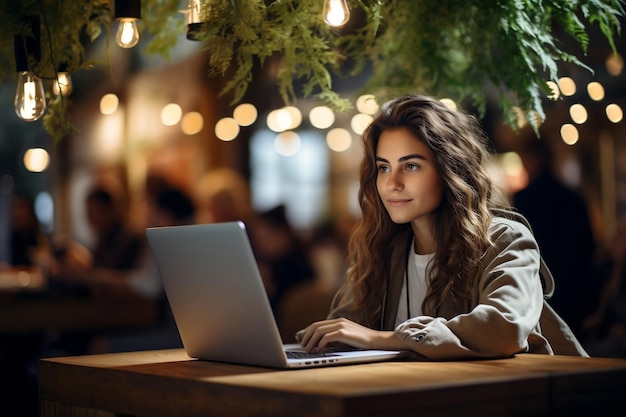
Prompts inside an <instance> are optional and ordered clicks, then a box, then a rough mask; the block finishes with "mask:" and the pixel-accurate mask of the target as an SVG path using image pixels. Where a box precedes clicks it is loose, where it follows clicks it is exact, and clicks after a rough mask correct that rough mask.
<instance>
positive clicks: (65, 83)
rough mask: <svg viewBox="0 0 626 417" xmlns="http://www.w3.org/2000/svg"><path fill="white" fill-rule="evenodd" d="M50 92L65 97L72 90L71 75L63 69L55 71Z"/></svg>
mask: <svg viewBox="0 0 626 417" xmlns="http://www.w3.org/2000/svg"><path fill="white" fill-rule="evenodd" d="M52 92H53V93H54V95H56V96H59V95H61V96H64V97H67V96H69V95H70V94H71V92H72V77H70V74H68V73H67V72H64V71H59V72H57V78H56V80H54V81H53V82H52Z"/></svg>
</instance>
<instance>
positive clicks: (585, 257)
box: [513, 140, 597, 336]
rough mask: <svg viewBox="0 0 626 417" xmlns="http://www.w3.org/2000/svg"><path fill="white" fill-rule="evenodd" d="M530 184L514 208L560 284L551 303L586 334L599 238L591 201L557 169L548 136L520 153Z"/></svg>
mask: <svg viewBox="0 0 626 417" xmlns="http://www.w3.org/2000/svg"><path fill="white" fill-rule="evenodd" d="M519 154H520V157H521V159H522V163H523V164H524V168H525V169H526V171H527V172H528V176H529V183H528V186H527V187H526V188H524V189H522V190H520V191H518V192H517V193H516V194H514V195H513V206H514V207H515V208H517V210H519V212H520V213H521V214H522V215H524V217H526V218H527V219H528V222H529V223H530V226H531V228H532V230H533V233H534V234H535V238H536V239H537V243H539V249H540V250H541V256H542V257H543V259H544V260H545V262H546V264H547V265H548V267H549V268H550V270H551V271H552V275H553V276H554V281H555V285H556V291H555V293H554V296H553V297H552V298H551V299H550V301H549V303H550V305H551V306H552V307H553V308H554V310H556V312H557V313H559V315H560V316H561V317H562V318H563V319H564V320H565V321H566V322H567V323H568V324H569V325H570V327H571V328H572V330H573V331H574V333H575V334H576V335H578V336H581V332H582V321H583V319H584V317H585V316H586V315H587V314H589V313H590V312H591V308H592V303H593V301H594V299H595V298H594V297H590V296H589V294H590V290H591V289H592V288H594V287H597V285H596V284H595V283H594V282H593V280H592V276H593V273H592V268H593V262H594V257H595V239H594V236H593V229H592V226H591V220H590V216H589V212H588V209H587V203H586V202H585V199H584V198H583V196H582V195H581V194H580V193H578V192H577V191H576V190H574V189H572V188H570V187H568V186H566V185H565V184H563V183H562V182H561V181H560V180H558V179H557V178H556V176H555V175H554V174H553V172H552V169H553V167H552V162H553V154H552V150H551V148H550V147H549V145H548V144H547V143H546V142H545V140H533V141H532V142H531V143H530V144H529V145H528V146H526V147H524V148H523V149H522V150H521V151H520V152H519Z"/></svg>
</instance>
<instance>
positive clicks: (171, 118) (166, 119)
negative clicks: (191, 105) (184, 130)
mask: <svg viewBox="0 0 626 417" xmlns="http://www.w3.org/2000/svg"><path fill="white" fill-rule="evenodd" d="M182 117H183V109H181V108H180V106H179V105H178V104H176V103H169V104H166V105H165V106H163V109H162V110H161V123H163V124H164V125H165V126H174V125H175V124H177V123H178V122H180V119H181V118H182Z"/></svg>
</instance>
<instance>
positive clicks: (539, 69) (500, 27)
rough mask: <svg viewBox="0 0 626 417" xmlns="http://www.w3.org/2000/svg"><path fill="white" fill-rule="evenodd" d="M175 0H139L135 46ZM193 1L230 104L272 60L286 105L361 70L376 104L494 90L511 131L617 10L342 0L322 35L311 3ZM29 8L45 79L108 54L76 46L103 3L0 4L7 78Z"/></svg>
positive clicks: (174, 20)
mask: <svg viewBox="0 0 626 417" xmlns="http://www.w3.org/2000/svg"><path fill="white" fill-rule="evenodd" d="M181 3H184V1H182V0H142V20H141V23H140V30H141V31H142V32H143V34H142V39H144V41H142V42H141V43H140V46H139V47H142V48H144V50H145V51H146V52H147V53H150V54H159V55H162V56H164V57H166V58H169V57H170V51H171V50H172V48H173V47H174V45H175V43H176V39H177V37H178V36H179V35H180V34H181V33H183V32H184V30H185V27H184V17H183V16H182V15H181V14H180V13H179V11H180V10H181V9H183V8H184V4H181ZM203 3H204V4H205V6H206V13H207V14H206V21H205V23H204V24H203V25H202V27H201V28H200V30H199V34H198V37H199V39H200V41H201V42H202V43H203V46H204V47H205V48H206V49H207V50H208V51H209V52H210V55H209V56H210V58H209V62H208V63H207V64H208V74H207V75H208V76H211V77H212V76H217V75H219V76H224V77H226V79H227V83H226V84H225V85H224V88H223V90H222V94H227V93H230V94H232V102H233V103H236V102H238V101H240V100H241V99H242V98H243V97H244V95H245V93H246V91H247V89H248V87H249V85H250V83H251V82H252V78H253V75H254V74H255V68H257V67H259V66H263V65H266V64H267V63H268V62H269V60H270V59H271V60H272V63H276V62H277V63H278V65H277V71H276V78H277V85H278V90H279V93H280V95H281V96H282V98H283V100H284V102H285V103H286V104H288V103H293V102H295V101H296V100H297V99H298V98H299V97H317V98H319V99H320V100H323V101H324V102H326V103H327V104H329V105H331V106H332V107H334V108H335V109H337V110H340V111H341V110H346V109H348V108H349V107H350V103H349V102H348V100H347V99H345V98H343V97H341V95H340V94H339V93H338V92H337V91H336V90H335V89H334V86H333V77H336V76H343V77H345V76H355V75H358V74H360V73H362V72H363V71H369V72H371V76H370V77H369V79H368V81H367V83H366V85H365V86H364V88H363V91H364V92H372V93H375V94H377V95H378V96H379V97H380V98H382V99H385V98H388V97H391V96H395V95H398V94H404V93H407V92H421V93H425V94H431V95H434V96H439V97H442V96H447V97H450V98H453V99H455V100H456V101H458V102H464V101H465V100H469V101H470V102H471V103H472V104H473V105H475V106H476V107H477V108H478V109H479V110H480V111H484V109H485V106H486V103H487V94H488V91H489V90H495V91H497V92H498V94H499V99H500V104H501V107H502V109H503V110H504V114H505V118H506V120H507V122H508V124H510V125H511V126H515V117H516V115H515V113H514V111H513V108H514V106H519V107H520V108H521V109H522V110H523V111H524V112H525V113H526V114H527V116H530V115H533V114H536V115H539V116H540V118H542V119H543V117H544V112H543V108H542V100H543V97H545V95H546V94H547V92H548V88H547V85H546V81H547V80H556V79H557V78H558V64H559V63H560V62H571V63H574V64H575V65H578V66H581V67H585V65H584V64H583V62H582V60H581V58H580V56H582V55H584V54H586V51H587V48H588V47H589V30H590V29H591V28H592V26H593V25H597V27H598V28H599V29H600V30H601V31H602V33H603V34H604V35H605V37H606V40H607V42H608V43H609V44H610V46H611V47H612V48H613V49H615V45H614V38H613V37H614V36H615V34H619V32H620V23H619V22H620V20H619V19H620V18H621V17H622V16H623V15H624V9H623V4H624V0H550V1H548V0H544V1H540V0H474V1H471V2H468V1H461V0H445V1H444V0H440V1H427V0H350V1H349V4H350V7H351V9H352V15H353V18H354V19H353V21H352V22H351V23H350V24H349V26H348V27H347V28H345V29H342V30H332V29H330V28H329V27H328V26H326V25H325V24H324V23H323V20H322V18H321V13H322V3H323V1H322V0H308V1H301V0H273V1H270V0H204V1H203ZM28 15H39V16H40V17H41V20H42V35H41V36H42V60H41V61H40V63H39V65H38V66H37V68H35V71H36V72H37V73H38V74H40V75H41V76H42V77H43V78H44V79H46V80H48V82H49V83H50V82H52V79H54V77H55V71H56V70H57V68H58V66H59V64H60V63H65V64H66V65H67V66H68V68H69V71H70V72H75V71H80V70H85V69H88V68H90V67H92V66H94V65H99V64H102V61H106V60H107V57H103V59H102V60H99V61H97V62H96V61H87V60H86V58H85V49H86V47H88V43H89V42H93V41H94V40H95V39H97V38H99V37H100V36H103V35H107V36H108V35H109V34H110V32H111V25H112V0H4V1H2V2H0V18H1V19H2V22H3V25H1V26H0V79H4V78H7V77H14V76H15V68H14V62H13V36H14V34H16V33H18V34H22V35H24V36H28V35H30V33H29V31H30V29H29V28H28V27H27V25H25V24H24V23H23V17H24V16H28ZM146 34H147V35H148V36H144V35H146ZM556 34H559V36H562V35H563V34H565V35H567V36H570V37H572V39H574V40H575V41H576V43H577V44H578V45H579V46H580V51H579V52H578V53H575V54H574V53H572V52H568V51H564V50H562V49H561V48H562V40H561V39H559V38H558V36H557V35H556ZM108 38H110V37H108ZM108 38H107V39H108ZM47 91H51V89H50V88H47ZM68 105H69V101H68V100H67V99H53V98H52V97H50V98H49V109H48V111H47V113H46V115H45V116H44V117H45V120H44V126H45V129H46V130H47V131H48V132H49V133H50V134H51V135H53V136H54V137H55V139H57V140H59V139H60V138H62V137H63V136H65V135H66V134H67V133H69V132H71V131H72V129H73V125H72V124H71V122H70V121H69V120H67V118H66V113H67V106H68ZM528 119H529V120H530V121H531V122H533V123H536V120H537V119H536V117H528ZM535 127H536V126H535Z"/></svg>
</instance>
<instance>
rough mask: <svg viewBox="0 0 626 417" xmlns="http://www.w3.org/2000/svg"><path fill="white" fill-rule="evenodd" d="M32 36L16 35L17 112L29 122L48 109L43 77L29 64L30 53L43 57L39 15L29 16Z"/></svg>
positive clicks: (14, 103)
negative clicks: (36, 73) (33, 70)
mask: <svg viewBox="0 0 626 417" xmlns="http://www.w3.org/2000/svg"><path fill="white" fill-rule="evenodd" d="M29 23H30V24H31V30H32V34H33V36H32V37H22V36H20V35H15V37H14V48H15V50H14V52H15V70H16V71H17V89H16V91H15V101H14V102H13V105H14V107H15V113H16V114H17V116H18V117H19V118H20V119H22V120H25V121H27V122H34V121H35V120H37V119H39V118H40V117H41V116H42V115H43V114H44V112H45V111H46V95H45V92H44V89H43V82H42V80H41V78H39V77H37V76H36V75H35V74H34V73H33V72H32V71H31V69H30V67H29V65H28V55H29V54H30V55H31V56H32V57H33V59H34V60H35V61H39V59H40V57H41V49H40V45H39V33H40V28H39V17H36V16H35V17H31V18H29Z"/></svg>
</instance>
